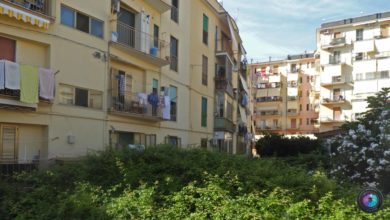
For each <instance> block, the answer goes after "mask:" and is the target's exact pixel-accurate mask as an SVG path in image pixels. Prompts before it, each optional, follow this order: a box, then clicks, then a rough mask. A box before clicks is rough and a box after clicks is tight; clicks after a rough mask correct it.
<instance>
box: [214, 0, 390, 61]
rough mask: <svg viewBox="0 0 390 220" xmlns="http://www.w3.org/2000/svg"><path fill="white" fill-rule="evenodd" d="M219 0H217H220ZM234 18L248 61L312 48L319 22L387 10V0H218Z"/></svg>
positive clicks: (388, 8)
mask: <svg viewBox="0 0 390 220" xmlns="http://www.w3.org/2000/svg"><path fill="white" fill-rule="evenodd" d="M220 1H221V0H220ZM222 2H223V3H222V4H223V6H224V8H225V9H226V10H227V11H228V12H229V13H230V15H231V16H232V17H233V18H234V19H236V22H237V24H238V27H239V29H240V35H241V38H242V39H243V42H244V47H245V49H246V51H247V58H248V61H249V62H251V59H253V62H258V61H267V60H268V59H269V56H271V57H272V59H273V60H275V59H278V58H285V57H286V56H287V55H288V54H291V55H292V54H301V53H304V52H305V51H314V50H315V49H316V29H317V28H318V27H320V26H321V24H322V23H326V22H331V21H335V20H343V19H348V18H352V17H359V16H364V15H369V14H375V13H379V12H385V11H390V0H222Z"/></svg>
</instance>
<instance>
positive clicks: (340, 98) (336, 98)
mask: <svg viewBox="0 0 390 220" xmlns="http://www.w3.org/2000/svg"><path fill="white" fill-rule="evenodd" d="M347 102H349V101H348V100H347V99H345V96H343V95H333V96H331V97H330V98H323V99H322V104H323V105H327V104H338V103H347Z"/></svg>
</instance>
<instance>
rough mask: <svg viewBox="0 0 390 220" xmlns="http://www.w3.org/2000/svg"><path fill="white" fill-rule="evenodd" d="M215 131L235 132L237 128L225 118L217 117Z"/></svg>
mask: <svg viewBox="0 0 390 220" xmlns="http://www.w3.org/2000/svg"><path fill="white" fill-rule="evenodd" d="M214 130H216V131H230V132H235V130H236V128H235V125H234V123H233V122H232V121H231V120H229V119H227V118H223V117H215V118H214Z"/></svg>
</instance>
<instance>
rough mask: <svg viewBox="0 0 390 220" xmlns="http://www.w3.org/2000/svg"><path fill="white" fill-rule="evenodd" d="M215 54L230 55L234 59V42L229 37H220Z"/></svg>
mask: <svg viewBox="0 0 390 220" xmlns="http://www.w3.org/2000/svg"><path fill="white" fill-rule="evenodd" d="M215 44H216V45H215V54H216V56H220V55H228V56H229V57H230V59H231V60H233V57H234V53H233V49H232V42H231V40H229V39H227V38H223V39H219V40H217V41H216V42H215Z"/></svg>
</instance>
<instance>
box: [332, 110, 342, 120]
mask: <svg viewBox="0 0 390 220" xmlns="http://www.w3.org/2000/svg"><path fill="white" fill-rule="evenodd" d="M333 120H336V121H339V120H341V108H340V107H334V108H333Z"/></svg>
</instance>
